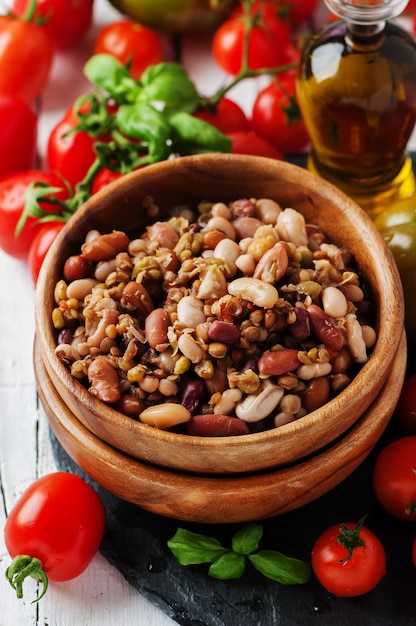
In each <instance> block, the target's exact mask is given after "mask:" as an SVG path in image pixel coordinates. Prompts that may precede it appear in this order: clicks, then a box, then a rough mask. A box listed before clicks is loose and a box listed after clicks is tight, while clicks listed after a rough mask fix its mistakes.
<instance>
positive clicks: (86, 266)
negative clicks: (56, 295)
mask: <svg viewBox="0 0 416 626" xmlns="http://www.w3.org/2000/svg"><path fill="white" fill-rule="evenodd" d="M63 274H64V278H65V280H66V281H67V282H69V283H70V282H72V281H73V280H77V279H78V278H87V276H90V274H91V263H90V262H89V261H87V259H84V257H83V256H81V255H80V254H74V255H73V256H70V257H69V258H68V259H67V260H66V261H65V265H64V269H63Z"/></svg>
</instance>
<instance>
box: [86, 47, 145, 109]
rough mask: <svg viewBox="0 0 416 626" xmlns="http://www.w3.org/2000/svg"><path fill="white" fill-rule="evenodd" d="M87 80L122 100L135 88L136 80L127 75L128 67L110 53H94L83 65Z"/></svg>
mask: <svg viewBox="0 0 416 626" xmlns="http://www.w3.org/2000/svg"><path fill="white" fill-rule="evenodd" d="M84 74H85V76H86V77H87V78H88V80H89V81H90V82H91V83H93V84H94V85H96V86H97V87H100V88H101V89H103V90H104V91H106V92H107V93H108V94H110V95H111V96H113V97H114V98H115V100H116V101H117V102H120V101H121V102H123V101H124V100H125V98H123V97H122V96H123V95H124V96H126V94H130V93H131V92H134V91H135V90H136V89H137V82H136V81H135V80H134V79H133V78H131V76H129V73H128V69H127V68H126V67H125V66H124V65H123V64H122V63H120V61H118V59H116V58H115V57H113V56H112V55H110V54H95V55H93V56H92V57H90V58H89V59H88V61H87V62H86V64H85V65H84Z"/></svg>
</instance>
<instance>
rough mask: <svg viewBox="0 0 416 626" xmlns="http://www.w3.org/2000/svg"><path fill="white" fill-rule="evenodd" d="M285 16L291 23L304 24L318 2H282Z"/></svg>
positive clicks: (309, 0) (315, 0)
mask: <svg viewBox="0 0 416 626" xmlns="http://www.w3.org/2000/svg"><path fill="white" fill-rule="evenodd" d="M284 5H285V9H286V10H287V16H288V18H289V20H290V21H291V22H293V23H295V24H296V23H298V22H304V21H305V20H307V19H308V18H310V17H312V15H313V14H314V13H315V11H316V9H317V8H318V5H319V0H284Z"/></svg>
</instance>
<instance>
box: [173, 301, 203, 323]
mask: <svg viewBox="0 0 416 626" xmlns="http://www.w3.org/2000/svg"><path fill="white" fill-rule="evenodd" d="M176 312H177V320H178V322H180V323H181V324H183V325H184V326H185V327H186V328H196V327H197V326H198V324H203V323H204V322H205V321H206V317H205V313H204V303H203V302H202V301H201V300H198V298H197V297H196V296H185V297H184V298H182V299H181V300H179V302H178V307H177V310H176Z"/></svg>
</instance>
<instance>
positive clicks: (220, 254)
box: [213, 237, 241, 276]
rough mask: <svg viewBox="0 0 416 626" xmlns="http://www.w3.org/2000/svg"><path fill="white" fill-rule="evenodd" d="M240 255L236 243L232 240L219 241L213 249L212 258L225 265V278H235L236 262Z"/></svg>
mask: <svg viewBox="0 0 416 626" xmlns="http://www.w3.org/2000/svg"><path fill="white" fill-rule="evenodd" d="M240 254H241V250H240V247H239V245H238V243H236V242H235V241H233V240H232V239H228V237H227V238H225V239H221V241H219V242H218V243H217V245H216V246H215V249H214V254H213V256H214V257H215V258H216V259H222V260H223V261H225V263H226V264H227V271H226V274H227V276H235V275H236V274H237V266H236V264H235V262H236V260H237V259H238V257H239V256H240Z"/></svg>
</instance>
